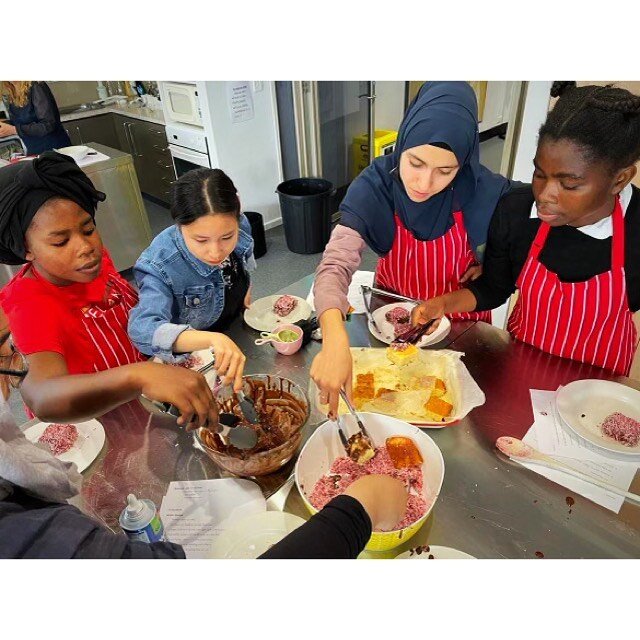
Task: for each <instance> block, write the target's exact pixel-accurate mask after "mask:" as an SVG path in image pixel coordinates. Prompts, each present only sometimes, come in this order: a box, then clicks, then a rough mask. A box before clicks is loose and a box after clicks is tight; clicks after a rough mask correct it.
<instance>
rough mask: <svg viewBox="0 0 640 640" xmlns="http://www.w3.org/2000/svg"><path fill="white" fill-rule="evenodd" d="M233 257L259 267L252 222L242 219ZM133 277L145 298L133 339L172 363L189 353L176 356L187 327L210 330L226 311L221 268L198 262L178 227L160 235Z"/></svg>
mask: <svg viewBox="0 0 640 640" xmlns="http://www.w3.org/2000/svg"><path fill="white" fill-rule="evenodd" d="M234 253H235V254H236V256H238V258H239V259H240V260H241V262H242V265H243V267H244V269H245V271H247V272H250V271H253V270H254V269H255V268H256V261H255V259H254V257H253V238H252V237H251V227H250V226H249V221H248V220H247V218H246V217H245V216H244V214H243V215H241V217H240V230H239V234H238V243H237V244H236V247H235V249H234ZM133 273H134V275H135V278H136V282H137V284H138V289H139V290H140V300H139V302H138V304H137V305H136V306H135V307H134V308H133V309H132V310H131V313H130V315H129V327H128V330H129V337H130V338H131V341H132V342H133V344H135V346H136V347H137V348H138V350H139V351H140V352H141V353H144V354H146V355H148V356H158V357H159V358H161V359H162V360H166V361H168V362H179V361H180V360H183V359H184V358H186V355H176V356H174V354H173V343H174V342H175V341H176V338H177V337H178V336H179V335H180V334H181V333H182V332H183V331H185V330H186V329H206V328H207V327H210V326H211V325H212V324H214V323H215V322H216V320H217V319H218V318H219V317H220V315H221V314H222V309H223V308H224V293H225V288H224V281H223V279H222V270H221V269H220V267H212V266H211V265H208V264H206V263H205V262H202V261H201V260H198V258H196V257H195V256H194V255H193V254H192V253H191V252H190V251H189V249H188V248H187V245H186V244H185V241H184V238H183V237H182V233H181V231H180V229H179V228H178V226H176V225H174V226H172V227H169V228H168V229H165V230H164V231H163V232H162V233H160V234H159V235H157V236H156V238H155V239H154V240H153V242H152V243H151V244H150V245H149V247H148V248H147V249H145V250H144V251H143V252H142V255H141V256H140V257H139V258H138V260H137V262H136V264H135V266H134V268H133Z"/></svg>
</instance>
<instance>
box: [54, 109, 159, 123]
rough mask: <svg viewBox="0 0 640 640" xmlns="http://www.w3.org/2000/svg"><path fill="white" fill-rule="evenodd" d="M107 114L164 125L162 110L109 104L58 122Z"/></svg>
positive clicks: (78, 112) (69, 114)
mask: <svg viewBox="0 0 640 640" xmlns="http://www.w3.org/2000/svg"><path fill="white" fill-rule="evenodd" d="M107 113H117V114H119V115H121V116H127V117H129V118H137V119H138V120H144V121H145V122H152V123H153V124H160V125H164V124H165V121H164V114H163V113H162V110H158V109H148V108H147V107H141V106H137V105H132V104H126V105H118V104H110V105H109V106H107V107H102V108H100V109H81V110H78V111H72V112H71V113H65V114H64V115H61V116H60V120H61V121H62V122H70V121H72V120H83V119H85V118H92V117H94V116H100V115H105V114H107Z"/></svg>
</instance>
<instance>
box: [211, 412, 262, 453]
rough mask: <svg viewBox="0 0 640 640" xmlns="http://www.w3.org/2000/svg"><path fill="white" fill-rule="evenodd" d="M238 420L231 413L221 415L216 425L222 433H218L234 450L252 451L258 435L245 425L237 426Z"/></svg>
mask: <svg viewBox="0 0 640 640" xmlns="http://www.w3.org/2000/svg"><path fill="white" fill-rule="evenodd" d="M239 422H240V418H238V416H235V415H233V414H232V413H221V414H220V415H219V416H218V423H219V424H220V426H221V427H222V431H219V432H218V433H219V434H220V435H221V436H222V437H223V438H226V439H227V441H228V442H229V444H231V445H233V446H234V447H235V448H236V449H253V447H255V446H256V444H258V434H257V433H256V432H255V430H254V429H252V428H251V427H248V426H247V425H245V424H238V423H239Z"/></svg>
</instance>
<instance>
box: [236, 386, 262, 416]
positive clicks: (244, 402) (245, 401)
mask: <svg viewBox="0 0 640 640" xmlns="http://www.w3.org/2000/svg"><path fill="white" fill-rule="evenodd" d="M236 397H237V398H238V404H239V405H240V409H242V414H243V415H244V417H245V418H246V419H247V420H248V421H249V422H250V423H251V424H260V420H259V419H258V414H257V413H256V408H255V406H254V404H253V400H251V399H250V398H247V396H245V395H244V392H243V391H236Z"/></svg>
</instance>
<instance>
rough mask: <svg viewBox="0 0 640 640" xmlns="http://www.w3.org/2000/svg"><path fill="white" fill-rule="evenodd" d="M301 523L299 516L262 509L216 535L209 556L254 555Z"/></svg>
mask: <svg viewBox="0 0 640 640" xmlns="http://www.w3.org/2000/svg"><path fill="white" fill-rule="evenodd" d="M304 523H305V521H304V520H303V519H302V518H300V517H299V516H294V515H293V514H291V513H284V512H282V511H263V512H262V513H258V514H256V515H253V516H249V517H248V518H243V519H242V520H239V521H238V522H237V523H235V524H234V525H232V526H231V528H229V529H226V530H225V531H223V532H222V533H221V534H220V535H219V536H218V537H217V538H216V540H215V541H214V543H213V544H212V545H211V550H210V551H209V557H210V558H228V559H245V558H246V559H253V558H257V557H258V556H260V555H262V554H263V553H264V552H265V551H268V550H269V549H270V548H271V547H272V546H273V545H274V544H276V542H280V540H282V538H284V537H285V536H286V535H287V534H289V533H291V532H292V531H294V530H295V529H297V528H298V527H299V526H301V525H303V524H304Z"/></svg>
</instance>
